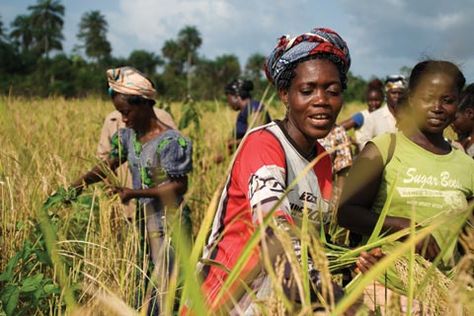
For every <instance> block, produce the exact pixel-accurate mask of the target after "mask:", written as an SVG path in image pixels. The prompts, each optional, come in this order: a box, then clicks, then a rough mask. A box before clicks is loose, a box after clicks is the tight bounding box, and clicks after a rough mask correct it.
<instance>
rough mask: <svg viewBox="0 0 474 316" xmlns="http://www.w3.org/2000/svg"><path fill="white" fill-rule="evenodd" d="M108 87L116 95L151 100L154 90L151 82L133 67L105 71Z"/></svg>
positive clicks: (153, 96) (154, 93)
mask: <svg viewBox="0 0 474 316" xmlns="http://www.w3.org/2000/svg"><path fill="white" fill-rule="evenodd" d="M107 81H108V83H109V87H110V88H111V89H112V90H113V91H115V92H118V93H122V94H126V95H138V96H141V97H143V98H145V99H149V100H153V99H154V98H155V95H156V90H155V88H154V87H153V84H152V83H151V81H150V80H149V79H148V78H147V77H145V75H143V74H142V73H141V72H139V71H138V70H137V69H135V68H133V67H120V68H114V69H109V70H107Z"/></svg>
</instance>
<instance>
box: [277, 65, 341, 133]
mask: <svg viewBox="0 0 474 316" xmlns="http://www.w3.org/2000/svg"><path fill="white" fill-rule="evenodd" d="M279 95H280V99H281V100H282V101H283V103H285V105H286V106H287V108H288V112H287V117H288V120H289V123H291V125H293V126H294V128H296V129H298V130H299V132H300V133H301V134H302V135H303V136H305V138H306V139H310V140H316V139H318V138H323V137H325V136H326V135H327V134H328V133H329V132H330V131H331V129H332V127H333V126H334V123H335V121H336V118H337V115H338V114H339V111H340V110H341V107H342V84H341V79H340V78H339V70H338V69H337V67H336V65H335V64H334V63H333V62H331V61H329V60H327V59H312V60H308V61H305V62H302V63H300V64H298V66H297V67H296V69H295V77H294V78H293V80H292V81H291V85H290V87H289V88H288V89H287V90H284V89H281V90H280V91H279Z"/></svg>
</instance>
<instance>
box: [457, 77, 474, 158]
mask: <svg viewBox="0 0 474 316" xmlns="http://www.w3.org/2000/svg"><path fill="white" fill-rule="evenodd" d="M452 127H453V129H454V131H455V132H456V134H457V135H458V142H459V143H461V145H462V147H463V148H464V150H465V151H466V153H467V154H468V155H469V156H471V157H472V158H474V83H471V84H470V85H468V86H467V87H466V88H465V89H464V91H463V93H462V94H461V102H460V103H459V107H458V111H457V113H456V119H455V120H454V122H453V124H452Z"/></svg>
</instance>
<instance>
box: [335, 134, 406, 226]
mask: <svg viewBox="0 0 474 316" xmlns="http://www.w3.org/2000/svg"><path fill="white" fill-rule="evenodd" d="M383 169H384V165H383V161H382V157H381V155H380V152H379V151H378V149H377V147H376V146H375V145H374V144H372V143H369V144H368V145H367V146H366V147H364V149H363V150H362V151H361V153H360V154H359V156H358V157H357V159H356V160H355V161H354V165H353V166H352V169H351V170H350V172H349V175H348V176H347V178H346V180H345V186H344V189H343V191H342V196H341V201H340V202H341V203H340V207H339V211H338V214H337V220H338V222H339V225H341V226H343V227H345V228H347V229H349V230H351V231H354V232H356V233H359V234H363V235H370V234H371V233H372V231H373V230H374V227H375V225H376V224H377V221H378V218H379V215H378V214H376V213H374V212H372V211H371V208H372V205H373V203H374V201H375V197H376V195H377V192H378V190H379V187H380V183H381V179H382V173H383ZM407 225H409V221H408V223H407V222H406V221H405V219H401V218H399V217H392V216H387V217H386V218H385V222H384V225H383V229H382V231H392V232H393V231H398V230H400V229H402V228H405V227H408V226H407Z"/></svg>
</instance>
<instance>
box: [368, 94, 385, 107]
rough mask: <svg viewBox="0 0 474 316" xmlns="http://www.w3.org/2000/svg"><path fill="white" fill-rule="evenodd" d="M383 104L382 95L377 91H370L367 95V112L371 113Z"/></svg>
mask: <svg viewBox="0 0 474 316" xmlns="http://www.w3.org/2000/svg"><path fill="white" fill-rule="evenodd" d="M382 102H383V94H382V92H380V91H377V90H371V91H370V92H369V94H367V107H368V108H369V112H373V111H375V110H377V109H378V108H380V107H381V106H382Z"/></svg>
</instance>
